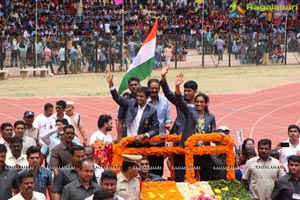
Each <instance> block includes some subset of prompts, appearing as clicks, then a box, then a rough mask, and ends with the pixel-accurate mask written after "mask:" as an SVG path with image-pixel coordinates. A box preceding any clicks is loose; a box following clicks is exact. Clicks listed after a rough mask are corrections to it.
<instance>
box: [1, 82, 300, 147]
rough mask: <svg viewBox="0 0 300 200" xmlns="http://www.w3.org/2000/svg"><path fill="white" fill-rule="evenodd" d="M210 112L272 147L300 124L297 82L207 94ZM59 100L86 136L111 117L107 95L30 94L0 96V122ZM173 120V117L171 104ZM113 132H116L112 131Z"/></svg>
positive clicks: (111, 103) (112, 104) (112, 105)
mask: <svg viewBox="0 0 300 200" xmlns="http://www.w3.org/2000/svg"><path fill="white" fill-rule="evenodd" d="M209 96H210V100H211V102H210V106H209V109H210V112H211V113H213V114H214V115H215V116H216V120H217V126H220V125H226V126H228V127H229V128H230V130H231V135H232V137H234V139H236V131H237V130H243V134H244V138H246V137H252V138H253V139H254V140H255V141H256V142H257V141H258V140H259V139H262V138H269V139H271V140H272V141H273V146H274V145H276V144H277V143H278V142H279V141H282V140H285V139H287V127H288V125H290V124H298V125H299V123H300V83H292V84H287V85H282V86H279V87H275V88H269V89H265V90H260V91H255V92H251V93H250V92H241V93H233V94H210V95H209ZM59 99H64V100H66V101H68V100H72V101H74V102H75V110H76V111H77V112H78V113H80V114H81V117H82V120H83V122H84V128H85V130H86V132H87V134H88V135H91V134H92V133H93V132H95V131H96V130H97V119H98V117H99V115H101V114H104V113H105V114H109V115H112V116H113V117H115V115H116V110H117V104H116V103H115V102H114V101H113V100H112V98H111V97H61V98H57V97H55V98H54V97H51V98H45V97H33V98H11V97H3V98H0V123H3V122H11V123H13V122H14V121H15V120H18V119H22V117H23V113H24V111H25V110H32V111H34V112H35V113H36V115H37V114H39V113H41V112H43V105H44V104H45V103H48V102H49V103H52V104H54V105H55V102H56V101H57V100H59ZM171 115H172V117H173V119H174V118H175V116H176V110H175V109H174V106H173V105H172V107H171ZM112 135H114V136H115V135H116V131H115V130H113V131H112Z"/></svg>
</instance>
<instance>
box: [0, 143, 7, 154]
mask: <svg viewBox="0 0 300 200" xmlns="http://www.w3.org/2000/svg"><path fill="white" fill-rule="evenodd" d="M2 152H4V153H7V148H6V146H5V145H4V144H0V153H2Z"/></svg>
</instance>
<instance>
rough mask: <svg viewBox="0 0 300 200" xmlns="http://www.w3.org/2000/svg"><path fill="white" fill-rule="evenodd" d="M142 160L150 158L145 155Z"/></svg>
mask: <svg viewBox="0 0 300 200" xmlns="http://www.w3.org/2000/svg"><path fill="white" fill-rule="evenodd" d="M141 160H148V161H149V158H148V156H143V157H142V159H141Z"/></svg>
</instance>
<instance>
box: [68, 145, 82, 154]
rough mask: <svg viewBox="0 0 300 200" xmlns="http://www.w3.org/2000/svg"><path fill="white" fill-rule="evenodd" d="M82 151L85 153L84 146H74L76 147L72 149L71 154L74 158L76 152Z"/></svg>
mask: <svg viewBox="0 0 300 200" xmlns="http://www.w3.org/2000/svg"><path fill="white" fill-rule="evenodd" d="M81 150H83V151H84V148H83V146H81V145H74V146H73V147H72V149H71V154H72V156H74V154H75V151H81Z"/></svg>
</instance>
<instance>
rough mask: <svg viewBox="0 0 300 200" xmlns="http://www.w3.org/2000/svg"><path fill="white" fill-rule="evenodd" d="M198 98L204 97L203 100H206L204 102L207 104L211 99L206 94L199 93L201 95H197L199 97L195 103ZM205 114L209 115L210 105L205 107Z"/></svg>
mask: <svg viewBox="0 0 300 200" xmlns="http://www.w3.org/2000/svg"><path fill="white" fill-rule="evenodd" d="M198 97H202V98H203V99H204V101H205V103H206V104H208V103H209V97H208V96H207V95H206V94H204V93H199V94H197V95H196V96H195V101H196V99H197V98H198ZM204 112H205V113H209V110H208V105H206V106H205V108H204Z"/></svg>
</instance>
